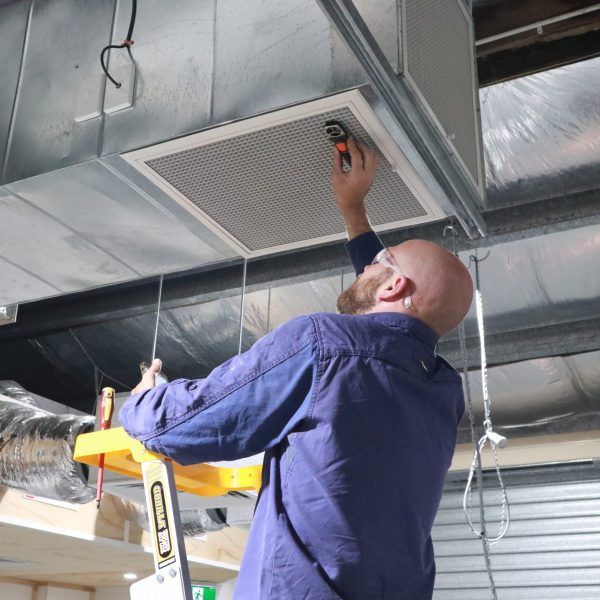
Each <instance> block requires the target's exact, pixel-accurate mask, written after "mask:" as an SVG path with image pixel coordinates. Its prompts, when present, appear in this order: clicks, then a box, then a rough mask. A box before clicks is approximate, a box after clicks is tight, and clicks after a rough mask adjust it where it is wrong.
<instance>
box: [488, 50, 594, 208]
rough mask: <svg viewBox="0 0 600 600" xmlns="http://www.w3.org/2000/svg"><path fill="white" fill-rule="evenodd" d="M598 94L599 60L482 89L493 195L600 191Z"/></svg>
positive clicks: (490, 190)
mask: <svg viewBox="0 0 600 600" xmlns="http://www.w3.org/2000/svg"><path fill="white" fill-rule="evenodd" d="M598 89H600V58H594V59H591V60H586V61H582V62H579V63H576V64H572V65H568V66H565V67H559V68H556V69H553V70H551V71H544V72H543V73H536V74H534V75H529V76H527V77H521V78H519V79H515V80H513V81H507V82H504V83H499V84H497V85H493V86H490V87H486V88H483V89H481V90H480V101H481V120H482V130H483V139H484V144H485V158H486V160H485V164H486V178H487V187H488V195H489V194H490V193H492V194H493V193H495V192H502V191H507V190H512V191H514V190H515V189H523V191H527V192H529V194H528V195H529V196H530V197H542V196H545V195H548V194H550V195H556V193H557V190H558V191H560V192H562V191H563V190H565V189H569V186H571V187H572V188H575V189H582V188H588V187H595V186H597V174H598V163H599V162H600V100H599V96H598ZM559 181H560V183H557V182H559Z"/></svg>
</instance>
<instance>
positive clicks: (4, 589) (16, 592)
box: [0, 581, 33, 600]
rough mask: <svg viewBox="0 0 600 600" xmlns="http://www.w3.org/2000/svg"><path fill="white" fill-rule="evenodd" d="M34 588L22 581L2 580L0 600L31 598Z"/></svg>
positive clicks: (24, 599) (29, 599) (25, 599)
mask: <svg viewBox="0 0 600 600" xmlns="http://www.w3.org/2000/svg"><path fill="white" fill-rule="evenodd" d="M32 595H33V588H32V587H31V586H29V585H22V584H20V583H6V582H5V581H0V600H31V597H32Z"/></svg>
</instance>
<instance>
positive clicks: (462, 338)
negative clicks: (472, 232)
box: [443, 225, 510, 600]
mask: <svg viewBox="0 0 600 600" xmlns="http://www.w3.org/2000/svg"><path fill="white" fill-rule="evenodd" d="M448 233H449V234H451V235H452V238H453V246H454V248H453V251H454V255H455V256H456V257H457V258H458V237H459V234H458V232H457V231H456V229H455V228H454V227H453V226H452V225H448V226H446V227H445V228H444V233H443V236H444V237H446V235H447V234H448ZM488 255H489V254H488ZM485 258H487V256H486V257H485ZM485 258H484V259H483V260H485ZM469 260H471V259H469ZM475 260H477V258H476V257H475ZM479 262H481V261H479ZM475 267H476V271H475V280H476V294H477V295H478V301H477V302H478V304H477V307H478V308H477V315H478V320H477V322H478V326H479V334H480V336H479V339H480V344H481V356H482V373H484V375H483V377H485V384H484V385H485V390H486V392H485V393H486V394H487V361H486V355H485V340H484V330H483V303H482V301H481V291H480V282H479V265H478V262H475ZM458 339H459V343H460V353H461V358H462V363H463V388H464V393H465V399H466V404H467V412H468V415H469V425H470V431H471V442H472V444H473V448H474V459H473V462H472V463H471V468H470V470H469V476H468V480H467V486H466V488H465V494H464V496H463V511H464V513H465V516H466V518H467V522H468V523H469V527H470V529H471V531H472V532H473V533H474V534H475V535H476V536H477V537H479V538H480V539H481V543H482V547H483V557H484V562H485V569H486V572H487V576H488V580H489V583H490V594H491V598H492V600H497V599H498V594H497V591H496V584H495V582H494V575H493V573H492V562H491V558H490V544H491V543H495V542H497V541H499V540H500V539H501V538H502V537H503V536H504V534H505V533H506V531H507V530H508V523H509V522H510V514H509V510H508V501H507V499H506V491H505V488H504V483H503V481H502V476H501V474H500V468H499V465H498V460H497V457H496V449H495V444H494V443H493V442H492V441H491V439H490V438H489V435H490V434H493V436H497V434H495V433H493V430H492V426H491V425H492V421H491V412H490V410H491V405H490V402H489V395H487V402H485V401H484V405H485V409H484V410H485V411H486V412H485V414H486V417H485V427H486V434H485V435H484V437H483V438H482V440H483V444H482V443H481V440H479V441H478V440H477V429H476V425H475V413H474V411H473V399H472V397H471V385H470V381H469V360H468V355H467V344H466V334H465V326H464V322H461V323H460V325H459V326H458ZM484 398H485V396H484ZM497 437H498V438H501V436H497ZM488 439H490V446H491V447H492V452H493V455H494V461H495V464H496V472H497V474H498V480H499V482H500V487H501V489H502V494H503V505H502V515H501V524H502V523H503V521H504V515H505V514H506V515H508V518H507V519H506V527H505V528H502V526H501V531H500V533H501V535H499V536H498V537H497V538H495V539H494V540H492V541H490V540H489V538H488V533H487V525H486V518H485V506H484V498H483V472H482V466H481V451H482V450H483V447H484V445H485V441H487V440H488ZM502 439H503V440H504V443H505V442H506V440H505V439H504V438H502ZM499 445H500V444H499ZM474 475H475V477H476V482H477V492H478V496H479V520H480V530H479V531H476V530H475V528H474V526H473V519H472V482H473V476H474ZM467 501H468V509H467V506H466V503H467Z"/></svg>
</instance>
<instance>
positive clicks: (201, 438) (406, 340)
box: [120, 142, 472, 600]
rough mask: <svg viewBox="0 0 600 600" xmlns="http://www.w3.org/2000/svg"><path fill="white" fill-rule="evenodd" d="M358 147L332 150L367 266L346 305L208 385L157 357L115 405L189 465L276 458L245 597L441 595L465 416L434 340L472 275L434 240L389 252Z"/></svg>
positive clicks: (243, 576) (366, 155) (353, 236)
mask: <svg viewBox="0 0 600 600" xmlns="http://www.w3.org/2000/svg"><path fill="white" fill-rule="evenodd" d="M349 149H350V153H351V155H352V170H351V171H348V172H344V171H343V169H342V164H341V157H340V156H339V154H338V155H336V157H335V160H334V170H333V186H334V192H335V195H336V199H337V202H338V205H339V207H340V209H341V211H342V214H343V216H344V219H345V222H346V226H347V229H348V235H349V237H350V242H349V245H348V250H349V253H350V256H351V257H352V260H353V262H354V265H355V268H356V270H357V273H362V274H360V275H359V277H358V278H357V279H356V281H355V282H354V283H353V284H352V286H351V287H350V288H349V289H348V290H346V291H345V292H343V293H342V294H341V295H340V297H339V299H338V309H339V311H340V312H341V313H343V314H314V315H309V316H303V317H298V318H295V319H292V320H291V321H289V322H288V323H286V324H284V325H282V326H281V327H279V328H277V329H276V330H274V331H272V332H271V333H269V334H268V335H266V336H265V337H264V338H262V339H261V340H259V341H258V342H257V343H256V344H255V345H254V346H253V347H252V348H251V349H250V350H249V351H248V352H246V353H245V354H242V355H240V356H236V357H234V358H232V359H231V360H229V361H227V362H226V363H224V364H223V365H221V366H219V367H217V368H216V369H215V370H214V371H213V372H212V373H211V374H210V375H209V376H208V377H207V378H206V379H201V380H194V381H190V380H178V381H173V382H172V383H170V384H166V385H161V386H158V387H153V385H154V375H155V373H156V372H157V371H158V370H159V369H160V363H159V362H158V361H157V362H156V363H155V364H154V365H153V368H152V370H151V371H150V372H149V373H147V374H146V375H145V376H144V378H143V379H142V382H141V383H140V385H138V387H137V388H136V389H135V390H134V392H135V393H136V395H135V396H133V397H132V398H131V399H130V400H129V401H128V402H127V403H126V404H125V405H124V406H123V408H122V410H121V414H120V418H121V422H122V424H123V425H124V427H125V429H126V430H127V431H128V432H129V433H130V434H131V435H133V436H134V437H136V438H138V439H140V440H141V441H142V442H143V443H144V445H145V446H147V447H148V448H149V449H151V450H153V451H156V452H160V453H162V454H165V455H166V456H169V457H171V458H173V459H174V460H176V461H177V462H179V463H181V464H190V463H197V462H205V461H215V460H228V459H236V458H241V457H244V456H249V455H252V454H256V453H257V452H260V451H263V450H265V451H266V452H265V460H264V467H263V482H262V489H261V492H260V496H259V500H258V503H257V507H256V513H255V517H254V521H253V523H252V528H251V530H250V534H249V539H248V544H247V548H246V553H245V555H244V559H243V562H242V567H241V570H240V575H239V579H238V584H237V588H236V598H238V599H241V600H269V599H271V600H296V599H305V598H306V599H311V600H312V599H315V600H330V599H331V600H333V599H338V600H339V599H340V598H343V599H344V600H354V599H356V600H358V599H359V598H360V599H361V600H362V599H365V598H369V599H390V600H429V599H430V598H431V595H432V589H433V581H434V576H435V564H434V558H433V549H432V543H431V537H430V532H431V527H432V523H433V519H434V517H435V514H436V511H437V509H438V505H439V501H440V498H441V494H442V488H443V484H444V480H445V476H446V472H447V470H448V467H449V465H450V461H451V458H452V454H453V451H454V447H455V442H456V431H457V426H458V423H459V421H460V419H461V417H462V414H463V410H464V404H463V397H462V388H461V381H460V377H459V375H458V374H457V373H456V372H455V371H454V370H453V369H452V368H451V367H450V366H449V365H448V364H447V363H446V362H445V361H444V360H443V359H441V358H439V357H438V356H436V354H435V345H436V343H437V340H438V337H439V336H440V335H443V334H445V333H447V332H448V331H450V330H451V329H453V328H454V327H455V326H456V325H457V324H458V323H459V322H460V320H461V319H462V318H463V317H464V315H465V314H466V312H467V310H468V308H469V305H470V302H471V295H472V284H471V279H470V277H469V274H468V272H467V270H466V269H465V268H464V267H463V265H462V264H461V263H460V261H458V260H457V259H456V258H455V257H454V256H453V255H452V254H450V253H448V252H446V251H445V250H443V249H442V248H440V247H438V246H436V245H435V244H432V243H430V242H426V241H422V240H420V241H419V240H413V241H410V242H406V243H404V244H401V245H400V246H396V247H395V248H391V249H390V250H387V251H385V250H384V249H383V248H382V246H381V243H380V242H379V239H378V238H377V236H376V235H375V234H374V233H373V232H372V230H371V227H370V225H369V222H368V219H367V216H366V212H365V209H364V204H363V200H364V197H365V196H366V194H367V192H368V190H369V187H370V186H371V183H372V181H373V179H374V177H375V171H376V155H375V153H374V152H373V151H372V150H370V149H369V148H367V147H365V146H361V145H359V144H356V143H354V142H350V143H349ZM375 255H377V257H376V260H375V261H374V262H373V264H370V263H371V262H372V260H373V258H374V257H375ZM363 268H364V272H363Z"/></svg>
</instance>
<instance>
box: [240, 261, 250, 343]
mask: <svg viewBox="0 0 600 600" xmlns="http://www.w3.org/2000/svg"><path fill="white" fill-rule="evenodd" d="M247 273H248V259H247V258H244V272H243V274H242V299H241V302H240V343H239V345H238V354H241V353H242V338H243V335H244V308H245V300H246V275H247Z"/></svg>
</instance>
